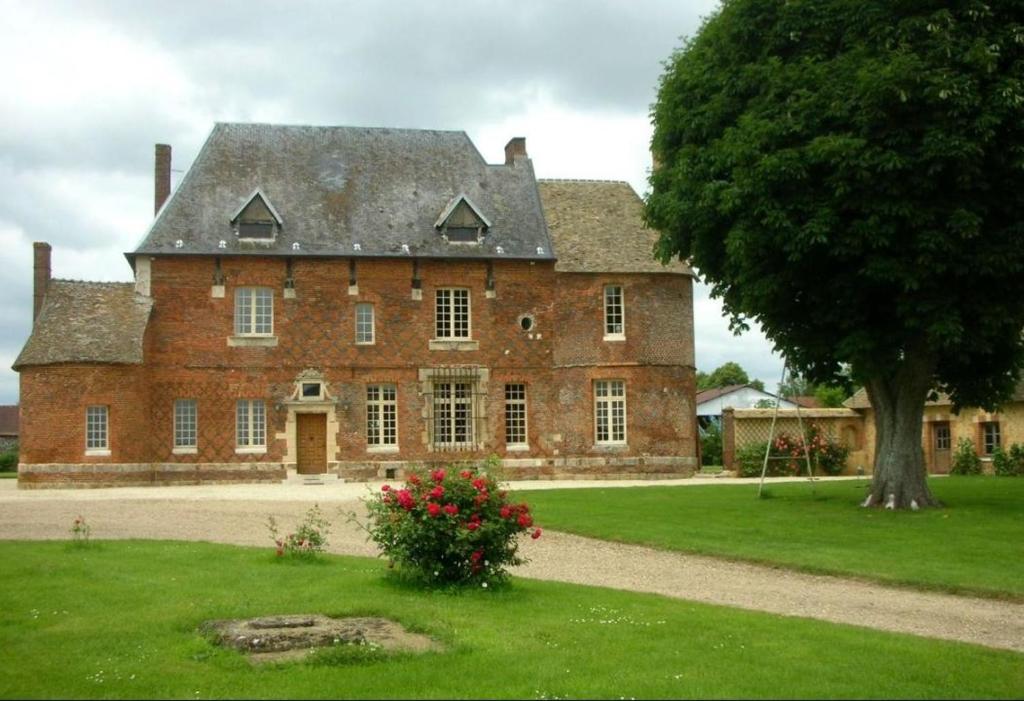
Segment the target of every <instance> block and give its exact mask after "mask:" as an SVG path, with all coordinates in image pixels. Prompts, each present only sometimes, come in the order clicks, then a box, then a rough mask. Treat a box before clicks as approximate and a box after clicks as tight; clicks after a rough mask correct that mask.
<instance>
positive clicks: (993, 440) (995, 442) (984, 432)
mask: <svg viewBox="0 0 1024 701" xmlns="http://www.w3.org/2000/svg"><path fill="white" fill-rule="evenodd" d="M981 445H982V450H983V451H984V454H985V455H991V454H992V453H994V452H996V448H998V447H999V445H1000V441H999V422H998V421H986V422H985V423H983V424H982V425H981Z"/></svg>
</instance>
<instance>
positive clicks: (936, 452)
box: [932, 421, 952, 475]
mask: <svg viewBox="0 0 1024 701" xmlns="http://www.w3.org/2000/svg"><path fill="white" fill-rule="evenodd" d="M951 443H952V440H951V436H950V433H949V422H948V421H937V422H935V423H933V424H932V474H936V475H945V474H947V473H948V472H949V453H950V444H951Z"/></svg>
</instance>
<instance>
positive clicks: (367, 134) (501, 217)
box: [129, 124, 554, 260]
mask: <svg viewBox="0 0 1024 701" xmlns="http://www.w3.org/2000/svg"><path fill="white" fill-rule="evenodd" d="M256 188H259V190H260V191H261V192H262V193H264V194H265V196H266V198H267V200H268V201H269V202H272V203H273V206H274V208H275V210H276V211H277V212H279V213H280V218H281V220H282V221H283V224H282V225H281V227H280V231H279V233H278V235H277V237H276V239H275V240H274V241H273V242H272V243H269V244H263V243H259V244H252V243H246V242H240V241H239V240H238V239H237V238H236V236H235V233H234V229H233V227H232V225H231V222H230V219H231V216H232V214H233V213H235V212H236V211H237V210H238V208H239V206H240V205H242V204H243V203H244V202H245V201H246V200H247V199H248V198H249V196H250V195H251V193H252V192H253V190H254V189H256ZM460 193H461V194H464V195H465V196H466V197H468V198H469V199H471V200H472V201H473V203H474V204H475V205H477V206H478V207H479V208H480V213H481V214H483V215H484V216H485V217H486V218H487V220H488V221H489V222H490V223H491V226H490V227H489V229H488V231H487V234H486V236H485V237H484V241H483V243H480V244H477V245H465V244H455V245H451V244H448V243H446V242H445V241H444V239H443V238H442V237H441V234H440V233H439V232H438V230H437V229H436V228H435V226H434V223H435V222H436V221H437V218H438V215H439V214H440V213H441V212H442V211H443V210H444V208H445V206H446V205H447V204H448V203H449V202H451V200H452V198H453V197H455V196H456V195H459V194H460ZM178 241H180V242H181V243H180V246H179V245H178V243H177V242H178ZM221 241H224V242H225V247H224V248H220V245H219V244H220V242H221ZM295 244H298V248H295ZM357 244H358V248H357V246H356V245H357ZM403 246H407V247H408V251H406V250H405V249H404V248H403ZM499 246H500V247H501V253H499V252H498V247H499ZM551 249H552V247H551V239H550V237H549V236H548V232H547V227H546V226H545V223H544V215H543V213H542V212H541V207H540V198H539V195H538V193H537V184H536V179H535V177H534V174H533V165H532V164H531V162H530V161H529V159H525V158H524V159H520V160H517V161H515V163H514V165H505V164H504V163H502V164H499V165H490V164H488V163H486V162H485V161H484V159H483V157H482V156H481V155H480V152H479V151H477V149H476V147H475V146H474V145H473V142H472V141H470V140H469V137H468V136H466V133H465V132H461V131H427V130H419V129H381V128H363V127H316V126H285V125H276V124H217V125H215V126H214V128H213V131H212V132H211V133H210V136H209V138H208V139H207V141H206V143H205V144H204V146H203V148H202V150H201V151H200V152H199V155H198V156H197V157H196V160H195V162H194V163H193V164H192V167H191V168H190V169H189V171H188V173H187V174H186V175H185V177H184V179H183V180H182V182H181V184H180V185H179V186H178V188H177V190H176V191H175V192H174V194H173V195H172V196H171V197H170V199H169V200H168V201H167V203H166V204H165V205H164V207H163V208H162V209H161V211H160V212H159V214H158V215H157V218H156V221H155V222H154V223H153V226H152V227H151V229H150V231H149V233H148V234H147V235H146V237H145V239H144V240H143V242H142V243H141V244H140V245H139V247H138V248H137V249H136V250H135V252H134V253H135V254H142V253H146V254H168V253H169V254H196V253H200V254H217V255H288V256H296V257H297V256H307V255H320V256H324V255H331V256H376V257H379V256H404V255H409V256H421V257H428V258H433V257H437V258H495V259H500V258H520V259H531V260H553V259H554V254H553V253H552V250H551ZM129 255H132V254H129Z"/></svg>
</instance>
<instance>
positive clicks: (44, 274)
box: [32, 241, 50, 323]
mask: <svg viewBox="0 0 1024 701" xmlns="http://www.w3.org/2000/svg"><path fill="white" fill-rule="evenodd" d="M32 252H33V253H34V254H35V263H34V265H33V266H32V323H35V320H36V317H38V316H39V310H40V309H42V308H43V300H44V299H45V298H46V288H47V287H49V286H50V244H48V243H45V242H43V241H36V242H35V243H33V244H32Z"/></svg>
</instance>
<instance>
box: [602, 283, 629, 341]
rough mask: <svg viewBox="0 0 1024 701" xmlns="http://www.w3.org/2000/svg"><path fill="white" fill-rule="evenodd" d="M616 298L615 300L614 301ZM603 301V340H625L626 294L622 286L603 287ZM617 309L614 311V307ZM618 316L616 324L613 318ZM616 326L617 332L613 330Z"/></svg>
mask: <svg viewBox="0 0 1024 701" xmlns="http://www.w3.org/2000/svg"><path fill="white" fill-rule="evenodd" d="M616 298H617V299H616ZM602 299H603V300H604V327H603V328H604V340H606V341H624V340H626V293H625V290H624V288H623V287H622V285H605V286H604V292H603V293H602ZM616 305H617V306H618V309H615V306H616ZM615 316H618V318H619V320H618V323H617V324H616V322H615V320H614V317H615ZM616 326H617V327H618V331H616V330H615V328H616Z"/></svg>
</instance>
